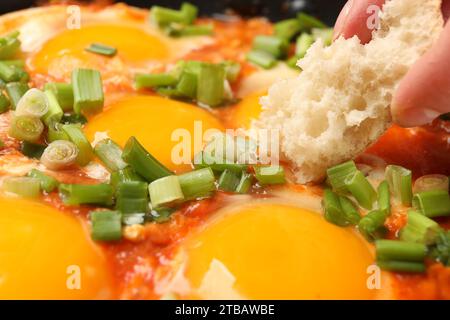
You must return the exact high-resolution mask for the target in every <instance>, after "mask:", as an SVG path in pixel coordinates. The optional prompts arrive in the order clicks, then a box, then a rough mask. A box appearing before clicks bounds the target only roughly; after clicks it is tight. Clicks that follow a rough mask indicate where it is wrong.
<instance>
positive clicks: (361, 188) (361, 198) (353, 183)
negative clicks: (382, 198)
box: [345, 171, 377, 210]
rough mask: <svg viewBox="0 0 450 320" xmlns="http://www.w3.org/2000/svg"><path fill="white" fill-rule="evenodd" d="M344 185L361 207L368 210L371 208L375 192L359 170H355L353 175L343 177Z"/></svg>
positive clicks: (375, 195) (375, 196)
mask: <svg viewBox="0 0 450 320" xmlns="http://www.w3.org/2000/svg"><path fill="white" fill-rule="evenodd" d="M345 185H346V187H347V190H348V191H350V193H351V194H352V195H353V197H355V199H356V200H357V201H358V203H359V204H360V205H361V206H362V207H364V208H366V209H368V210H370V209H372V206H373V203H374V202H375V200H376V198H377V193H376V192H375V190H374V188H373V187H372V185H371V184H370V182H369V181H368V180H367V179H366V177H364V175H363V174H362V173H361V171H356V172H354V173H353V175H351V176H348V177H347V178H346V179H345Z"/></svg>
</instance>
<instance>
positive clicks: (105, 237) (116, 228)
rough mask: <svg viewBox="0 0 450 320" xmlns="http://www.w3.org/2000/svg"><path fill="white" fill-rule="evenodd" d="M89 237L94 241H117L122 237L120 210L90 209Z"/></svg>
mask: <svg viewBox="0 0 450 320" xmlns="http://www.w3.org/2000/svg"><path fill="white" fill-rule="evenodd" d="M90 217H91V223H92V231H91V237H92V239H94V240H95V241H118V240H120V239H121V238H122V223H121V215H120V212H117V211H106V210H105V211H91V212H90Z"/></svg>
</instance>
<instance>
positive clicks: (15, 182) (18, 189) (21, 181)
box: [2, 177, 41, 198]
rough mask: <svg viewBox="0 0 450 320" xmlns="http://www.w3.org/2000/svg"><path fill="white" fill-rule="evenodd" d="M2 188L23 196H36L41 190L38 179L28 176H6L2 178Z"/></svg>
mask: <svg viewBox="0 0 450 320" xmlns="http://www.w3.org/2000/svg"><path fill="white" fill-rule="evenodd" d="M2 188H3V190H5V191H6V192H11V193H14V194H16V195H18V196H21V197H25V198H36V197H38V196H39V194H40V191H41V186H40V182H39V180H38V179H35V178H30V177H7V178H5V179H3V184H2Z"/></svg>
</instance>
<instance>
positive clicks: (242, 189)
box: [235, 172, 253, 194]
mask: <svg viewBox="0 0 450 320" xmlns="http://www.w3.org/2000/svg"><path fill="white" fill-rule="evenodd" d="M252 184H253V175H252V174H250V173H247V172H242V175H241V179H240V181H239V183H238V185H237V187H236V190H235V192H236V193H240V194H245V193H248V192H249V190H250V188H251V187H252Z"/></svg>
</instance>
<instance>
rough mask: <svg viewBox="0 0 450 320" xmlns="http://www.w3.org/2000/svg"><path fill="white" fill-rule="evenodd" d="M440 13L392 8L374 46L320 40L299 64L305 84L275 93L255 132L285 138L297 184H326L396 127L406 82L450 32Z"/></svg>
mask: <svg viewBox="0 0 450 320" xmlns="http://www.w3.org/2000/svg"><path fill="white" fill-rule="evenodd" d="M440 8H441V1H440V0H407V1H406V0H390V1H387V3H386V4H385V5H384V7H383V13H382V14H381V24H380V29H379V30H378V31H375V32H374V33H373V40H372V41H371V42H370V43H368V44H366V45H362V44H360V41H359V39H358V38H357V37H356V36H355V37H353V38H351V39H348V40H345V39H343V38H340V39H337V40H336V41H335V42H334V43H333V44H332V45H331V46H329V47H324V45H323V43H322V42H321V41H320V40H319V41H318V42H316V43H315V44H314V45H313V46H312V47H311V48H310V49H309V51H308V53H307V55H306V56H305V58H303V59H302V60H300V61H299V62H298V66H299V67H301V68H302V69H303V72H302V73H301V74H300V75H299V76H298V77H297V78H295V79H291V80H283V81H279V82H276V83H275V84H274V85H273V86H272V87H271V88H270V90H269V94H268V96H266V97H263V98H262V99H261V103H262V105H263V110H264V111H263V112H262V114H261V116H260V118H259V119H258V120H257V121H255V122H254V123H253V128H266V129H277V130H279V131H280V138H281V141H280V149H281V150H280V151H281V154H282V156H283V157H284V158H285V159H287V160H288V161H290V162H291V163H292V164H293V167H294V168H295V174H296V179H297V182H299V183H305V182H310V181H317V180H320V179H321V178H323V177H324V175H325V171H326V169H327V168H329V167H331V166H333V165H336V164H339V163H342V162H344V161H346V160H348V159H352V158H354V157H355V156H357V155H358V154H360V153H361V152H363V151H364V150H365V149H366V148H367V147H368V146H369V145H370V144H372V143H373V142H375V141H376V140H377V139H378V138H379V137H380V136H381V135H382V134H383V133H384V132H385V130H386V129H387V128H388V127H389V126H390V124H391V116H390V110H389V106H390V103H391V100H392V97H393V94H394V92H395V90H396V88H397V87H398V85H399V82H400V80H401V79H402V78H403V77H404V75H405V74H406V72H407V71H408V69H409V68H410V67H411V66H412V65H413V63H414V62H415V61H417V60H418V59H419V57H420V56H422V55H423V54H424V53H425V52H426V51H427V50H428V49H429V48H430V47H431V46H432V44H433V43H434V42H435V41H436V40H437V38H438V36H439V34H440V32H441V31H442V29H443V25H444V21H443V17H442V14H441V10H440Z"/></svg>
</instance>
